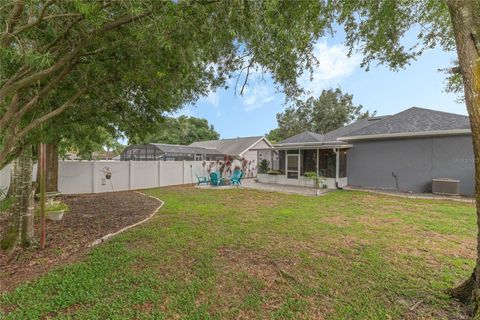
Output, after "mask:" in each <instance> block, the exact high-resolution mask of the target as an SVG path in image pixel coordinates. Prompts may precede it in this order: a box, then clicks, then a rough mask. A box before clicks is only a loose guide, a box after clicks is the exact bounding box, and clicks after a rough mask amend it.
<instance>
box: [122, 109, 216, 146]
mask: <svg viewBox="0 0 480 320" xmlns="http://www.w3.org/2000/svg"><path fill="white" fill-rule="evenodd" d="M218 138H220V134H219V133H218V132H217V131H215V129H214V127H213V125H209V124H208V120H207V119H201V118H195V117H188V116H180V117H178V118H166V119H165V120H164V121H162V122H161V123H159V125H158V126H157V128H156V129H153V131H151V132H146V133H145V134H144V136H143V137H138V138H133V139H131V140H130V141H129V142H131V143H133V144H140V143H169V144H190V143H192V142H195V141H204V140H217V139H218Z"/></svg>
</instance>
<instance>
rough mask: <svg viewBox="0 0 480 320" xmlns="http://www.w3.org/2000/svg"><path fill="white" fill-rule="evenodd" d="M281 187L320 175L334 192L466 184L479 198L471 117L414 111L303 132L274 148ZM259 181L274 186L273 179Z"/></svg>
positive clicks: (464, 190)
mask: <svg viewBox="0 0 480 320" xmlns="http://www.w3.org/2000/svg"><path fill="white" fill-rule="evenodd" d="M274 149H275V150H278V151H279V166H278V169H279V171H280V172H281V175H279V176H278V177H275V182H276V183H285V184H299V185H306V184H308V183H311V182H310V181H308V180H307V179H306V178H305V177H304V176H303V175H304V174H305V172H308V171H313V172H317V174H318V175H319V176H322V177H325V184H326V185H327V187H329V188H335V187H343V186H346V185H350V186H359V187H369V188H384V189H398V190H402V191H412V192H430V191H431V190H432V179H437V178H449V179H455V180H459V181H460V193H461V194H464V195H472V194H474V160H473V159H474V158H473V147H472V136H471V131H470V122H469V118H468V117H467V116H463V115H457V114H452V113H446V112H440V111H435V110H429V109H422V108H416V107H414V108H410V109H407V110H405V111H402V112H400V113H397V114H395V115H392V116H383V117H372V118H367V119H361V120H358V121H356V122H354V123H352V124H350V125H347V126H345V127H342V128H340V129H337V130H334V131H331V132H328V133H326V134H323V135H322V134H317V133H314V132H303V133H301V134H298V135H296V136H293V137H290V138H288V139H286V140H284V141H281V142H279V143H278V144H276V145H274ZM259 180H260V181H263V180H268V181H269V182H272V178H271V177H267V176H264V175H260V176H259Z"/></svg>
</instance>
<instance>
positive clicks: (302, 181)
mask: <svg viewBox="0 0 480 320" xmlns="http://www.w3.org/2000/svg"><path fill="white" fill-rule="evenodd" d="M257 179H258V182H262V183H271V184H285V185H294V186H299V187H313V181H312V180H311V179H308V178H306V177H304V176H300V177H298V179H287V177H286V175H282V174H278V175H270V174H262V173H259V174H258V175H257ZM325 184H326V185H327V188H328V189H335V188H336V185H335V178H325ZM338 185H339V187H344V186H346V185H347V178H340V179H339V181H338Z"/></svg>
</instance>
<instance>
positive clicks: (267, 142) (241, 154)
mask: <svg viewBox="0 0 480 320" xmlns="http://www.w3.org/2000/svg"><path fill="white" fill-rule="evenodd" d="M262 140H264V141H265V143H266V144H268V146H269V147H270V148H272V149H273V145H272V144H271V143H270V141H268V139H267V138H265V137H260V139H258V140H257V141H255V143H254V144H252V145H250V146H249V147H248V148H247V149H245V150H243V151H242V152H240V153H239V154H238V155H239V156H240V157H243V154H244V153H245V152H248V151H250V149H251V148H252V147H253V146H254V145H256V144H257V143H259V142H260V141H262ZM257 150H259V149H253V150H252V151H257Z"/></svg>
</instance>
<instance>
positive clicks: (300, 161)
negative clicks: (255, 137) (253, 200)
mask: <svg viewBox="0 0 480 320" xmlns="http://www.w3.org/2000/svg"><path fill="white" fill-rule="evenodd" d="M338 130H340V129H338ZM338 130H335V131H332V132H330V133H327V134H325V135H321V134H317V133H314V132H308V131H307V132H303V133H300V134H298V135H295V136H293V137H290V138H288V139H285V140H283V141H281V142H279V143H277V144H275V145H274V146H273V149H274V150H275V151H276V152H277V153H278V164H276V166H274V167H273V169H274V170H273V171H271V172H270V174H267V175H259V176H258V180H259V181H260V182H268V183H277V184H291V185H300V186H307V185H311V184H312V180H311V178H309V177H308V176H310V175H309V174H307V173H314V174H316V175H317V176H318V177H320V178H321V180H322V186H324V187H327V188H338V187H342V186H345V185H346V184H347V150H348V149H350V148H351V147H352V145H350V144H348V143H345V142H343V141H338V140H336V134H337V132H336V131H338Z"/></svg>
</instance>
